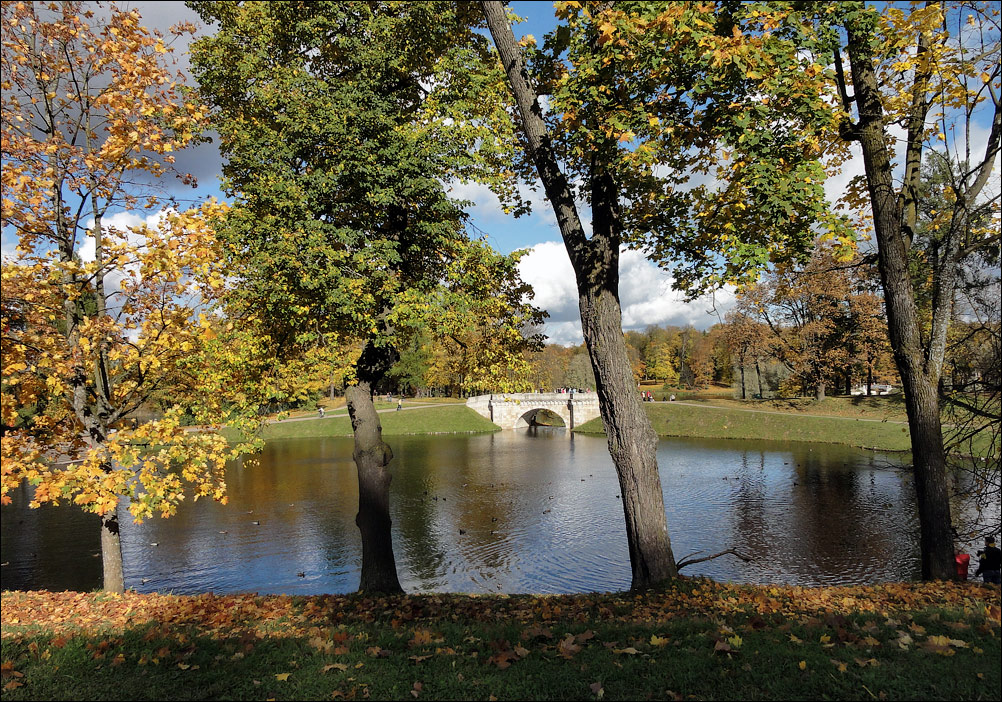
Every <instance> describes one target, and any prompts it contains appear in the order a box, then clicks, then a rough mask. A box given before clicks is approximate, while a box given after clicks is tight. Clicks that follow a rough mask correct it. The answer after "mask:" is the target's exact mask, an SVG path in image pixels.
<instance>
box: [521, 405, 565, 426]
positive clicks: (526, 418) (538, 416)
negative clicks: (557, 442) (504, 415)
mask: <svg viewBox="0 0 1002 702" xmlns="http://www.w3.org/2000/svg"><path fill="white" fill-rule="evenodd" d="M568 419H570V417H567V419H565V418H564V417H562V416H560V414H559V413H557V412H554V411H553V410H552V409H549V408H547V407H536V408H535V409H530V410H529V411H527V412H526V413H525V414H523V415H522V416H521V417H519V418H518V419H516V420H515V429H524V428H526V427H536V426H552V427H566V426H567V423H568V421H567V420H568ZM541 420H542V421H541ZM552 420H557V421H558V422H559V424H553V423H552Z"/></svg>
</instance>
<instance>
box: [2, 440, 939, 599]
mask: <svg viewBox="0 0 1002 702" xmlns="http://www.w3.org/2000/svg"><path fill="white" fill-rule="evenodd" d="M389 443H390V445H391V446H392V448H393V451H394V454H395V458H394V461H393V463H392V464H391V467H392V470H393V476H394V477H393V483H392V486H391V509H392V517H393V539H394V541H393V546H394V552H395V554H396V557H397V568H398V571H399V573H400V581H401V584H402V585H403V587H404V589H405V590H407V591H408V592H415V591H441V592H510V593H514V592H535V593H571V592H587V591H607V590H624V589H628V588H629V586H630V564H629V554H628V551H627V545H626V537H625V526H624V521H623V520H624V518H623V510H622V503H621V500H620V499H619V483H618V481H617V478H616V473H615V470H614V468H613V466H612V461H611V459H610V457H609V454H608V450H607V447H606V442H605V439H604V438H603V437H597V438H596V437H590V436H580V435H572V436H568V434H567V433H565V430H564V429H548V428H534V429H528V430H523V431H506V432H498V433H495V434H481V435H435V436H411V437H392V438H391V439H390V440H389ZM351 454H352V442H351V440H350V439H340V438H338V439H302V440H281V441H273V442H270V443H269V444H268V445H267V446H266V447H265V449H264V451H263V453H262V454H261V455H260V456H259V460H257V461H256V462H254V463H252V462H246V463H245V464H242V465H240V464H237V465H232V466H231V467H230V468H229V470H228V478H227V480H228V487H229V500H230V501H229V504H228V505H225V506H224V505H219V504H216V503H213V502H211V501H199V502H197V503H186V504H184V505H183V506H182V508H181V509H180V510H179V512H178V514H177V515H176V516H174V517H172V518H170V519H168V520H161V519H159V518H156V519H151V520H148V521H146V522H144V523H143V524H141V525H136V524H132V523H131V522H129V523H126V524H123V527H122V543H123V553H124V559H125V573H126V587H130V588H134V589H135V590H137V591H139V592H153V591H160V592H175V593H199V592H206V591H213V592H218V593H229V592H260V593H290V594H292V593H297V594H319V593H344V592H351V591H354V590H355V589H356V588H357V586H358V579H359V573H358V569H359V564H360V562H361V546H360V542H359V534H358V529H357V528H356V526H355V523H354V518H355V512H356V509H357V500H358V486H357V479H356V475H355V466H354V463H353V462H352V459H351ZM902 460H903V458H902V457H901V456H896V455H892V454H881V453H873V452H866V451H862V450H857V449H852V448H848V447H841V446H829V445H819V444H796V443H789V444H786V443H783V444H780V443H766V442H746V441H722V440H717V441H707V440H685V439H664V440H662V441H660V443H659V445H658V462H659V465H660V469H661V476H662V483H663V486H664V491H665V504H666V506H667V511H668V528H669V532H670V534H671V538H672V547H673V549H674V551H675V555H676V558H679V559H681V558H682V557H684V556H686V555H688V554H690V553H692V552H694V551H702V552H704V554H710V553H716V552H718V551H722V550H724V549H727V548H737V549H738V550H740V551H742V552H743V553H745V554H747V555H749V556H751V557H752V558H753V559H754V560H753V561H751V562H742V561H740V560H738V559H736V558H734V557H731V556H724V557H721V558H718V559H716V560H713V561H708V562H705V563H699V564H696V565H693V566H690V567H688V568H686V569H685V570H684V571H683V573H684V574H686V575H706V576H709V577H712V578H714V579H716V580H721V581H732V582H745V583H785V584H801V585H821V584H850V583H876V582H887V581H895V580H912V579H917V578H918V576H919V561H918V523H917V516H916V514H915V507H914V488H913V483H912V478H911V475H910V473H909V472H908V471H906V470H903V469H902ZM29 496H30V493H29V489H28V488H22V490H21V491H19V492H18V493H16V494H14V495H13V498H14V504H12V505H9V506H5V507H3V508H2V510H0V515H2V519H0V525H2V556H0V561H2V562H3V568H2V571H0V572H2V585H3V587H4V588H5V589H9V588H17V589H38V588H46V589H77V590H89V589H93V588H97V587H99V586H100V580H101V565H100V560H101V559H100V545H99V538H98V525H97V521H96V518H95V517H94V516H93V515H87V514H84V513H82V512H80V510H79V509H77V508H75V507H72V506H65V507H58V508H54V507H43V508H42V509H38V510H31V509H27V508H26V504H27V502H28V499H29ZM255 522H258V523H255Z"/></svg>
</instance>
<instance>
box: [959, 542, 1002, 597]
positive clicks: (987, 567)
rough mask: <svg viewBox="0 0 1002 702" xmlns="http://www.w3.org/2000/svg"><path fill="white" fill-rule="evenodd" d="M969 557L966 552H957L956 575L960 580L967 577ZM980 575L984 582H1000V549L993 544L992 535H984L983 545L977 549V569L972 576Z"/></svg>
mask: <svg viewBox="0 0 1002 702" xmlns="http://www.w3.org/2000/svg"><path fill="white" fill-rule="evenodd" d="M970 561H971V557H970V556H968V555H967V554H966V553H957V575H958V576H960V578H961V579H962V580H966V579H967V570H968V567H969V563H970ZM979 575H980V576H981V578H982V579H983V580H984V581H985V582H986V583H995V584H996V585H999V584H1000V577H1002V551H1000V550H999V548H998V546H996V545H995V537H994V536H986V537H985V547H984V549H983V550H981V551H978V569H977V570H976V571H974V577H975V578H976V577H978V576H979Z"/></svg>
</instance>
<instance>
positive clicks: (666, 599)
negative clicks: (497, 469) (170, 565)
mask: <svg viewBox="0 0 1002 702" xmlns="http://www.w3.org/2000/svg"><path fill="white" fill-rule="evenodd" d="M0 604H2V614H3V617H2V619H3V625H2V632H0V636H2V647H3V683H4V699H5V700H10V701H11V702H13V701H15V700H28V699H35V700H38V699H81V700H92V699H93V700H97V699H137V700H138V699H165V700H188V699H203V700H210V699H278V700H285V699H298V700H312V699H318V700H319V699H326V700H330V699H364V698H371V699H388V700H397V699H407V700H413V699H442V700H447V699H468V700H479V699H483V700H488V699H499V700H500V699H540V700H549V699H553V700H557V699H582V700H596V699H605V700H620V699H675V700H682V699H763V700H771V699H777V700H779V699H871V698H876V699H889V700H897V699H923V700H933V699H999V697H1000V690H1002V680H1000V677H1002V668H1000V666H999V660H1000V657H1002V648H1000V625H999V614H1000V607H999V605H1000V597H999V588H998V587H997V586H981V585H978V584H973V583H892V584H886V585H875V586H855V587H821V588H805V587H783V586H749V585H727V584H720V583H715V582H713V581H710V580H705V579H701V578H696V579H688V578H683V579H680V580H679V581H677V582H675V583H673V584H671V585H669V586H668V587H667V588H665V589H663V590H652V591H648V592H645V593H591V594H582V595H553V596H533V595H511V596H509V595H486V596H473V595H450V594H426V595H402V596H392V597H373V596H364V595H359V594H352V595H326V596H313V597H290V596H285V595H272V596H265V597H259V596H256V595H222V596H220V595H212V594H206V595H199V596H174V595H161V594H151V595H139V594H136V593H133V592H129V593H126V594H125V595H123V596H113V595H108V594H105V593H100V592H98V593H72V592H67V593H47V592H16V591H6V592H4V593H3V594H2V601H0ZM871 696H872V697H871Z"/></svg>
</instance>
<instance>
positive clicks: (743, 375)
mask: <svg viewBox="0 0 1002 702" xmlns="http://www.w3.org/2000/svg"><path fill="white" fill-rule="evenodd" d="M741 399H742V400H746V399H748V398H747V395H746V393H745V365H744V362H742V363H741Z"/></svg>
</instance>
